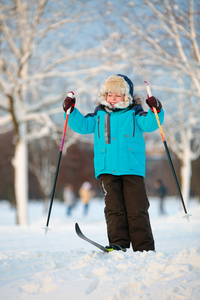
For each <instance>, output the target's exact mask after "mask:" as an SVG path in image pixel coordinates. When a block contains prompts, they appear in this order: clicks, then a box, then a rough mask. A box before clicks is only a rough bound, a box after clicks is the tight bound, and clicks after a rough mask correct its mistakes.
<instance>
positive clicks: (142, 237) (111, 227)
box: [63, 74, 164, 251]
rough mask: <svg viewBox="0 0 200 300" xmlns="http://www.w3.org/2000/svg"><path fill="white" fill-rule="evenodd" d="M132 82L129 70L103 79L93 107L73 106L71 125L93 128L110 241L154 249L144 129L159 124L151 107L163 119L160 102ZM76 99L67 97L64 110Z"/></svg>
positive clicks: (120, 247) (111, 246)
mask: <svg viewBox="0 0 200 300" xmlns="http://www.w3.org/2000/svg"><path fill="white" fill-rule="evenodd" d="M133 92H134V85H133V83H132V81H131V80H130V79H129V78H128V77H127V76H125V75H121V74H117V75H113V76H111V77H109V78H108V79H107V80H106V81H104V82H103V84H102V86H101V92H100V94H99V101H98V106H97V107H96V109H95V111H94V113H91V114H88V115H86V116H83V115H82V114H81V113H80V112H79V111H78V109H76V108H73V107H72V111H71V114H70V116H69V126H70V127H71V128H72V129H73V130H74V131H76V132H79V133H81V134H87V133H94V167H95V177H96V178H97V179H99V180H100V185H101V188H102V190H103V192H104V196H105V218H106V223H107V234H108V240H109V246H107V247H106V248H108V249H114V250H123V251H126V248H129V247H130V243H131V244H132V248H133V251H150V250H152V251H154V250H155V246H154V239H153V235H152V230H151V225H150V221H149V214H148V208H149V201H148V198H147V195H146V190H145V184H144V177H145V141H144V138H143V133H144V132H152V131H154V130H156V129H157V128H158V125H157V121H156V118H155V116H154V113H153V107H155V108H156V110H157V112H158V114H159V118H160V122H161V124H162V122H163V120H164V111H163V109H162V104H161V103H160V101H159V100H157V99H156V98H155V97H153V96H152V97H150V98H149V99H147V100H146V102H147V104H148V106H149V107H150V109H149V111H148V112H145V111H144V110H143V108H142V106H141V104H142V100H141V98H140V97H138V96H133ZM72 103H75V98H74V99H72V98H70V97H67V98H66V99H65V100H64V103H63V109H64V111H65V112H66V111H67V109H69V108H70V107H71V106H72Z"/></svg>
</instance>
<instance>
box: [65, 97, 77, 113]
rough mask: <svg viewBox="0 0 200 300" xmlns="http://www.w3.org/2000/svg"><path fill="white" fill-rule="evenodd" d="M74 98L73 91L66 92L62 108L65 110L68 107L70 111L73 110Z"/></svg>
mask: <svg viewBox="0 0 200 300" xmlns="http://www.w3.org/2000/svg"><path fill="white" fill-rule="evenodd" d="M75 102H76V98H75V97H74V93H73V92H70V93H68V95H67V97H66V98H65V100H64V102H63V110H64V111H65V112H66V111H67V110H68V109H69V108H70V107H71V111H70V112H72V111H73V110H74V106H75Z"/></svg>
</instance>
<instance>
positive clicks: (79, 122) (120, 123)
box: [68, 105, 164, 178]
mask: <svg viewBox="0 0 200 300" xmlns="http://www.w3.org/2000/svg"><path fill="white" fill-rule="evenodd" d="M158 115H159V119H160V122H161V124H162V123H163V121H164V111H163V109H161V111H160V113H159V114H158ZM68 124H69V126H70V127H71V128H72V129H73V130H74V131H76V132H78V133H81V134H89V133H94V168H95V177H96V178H98V176H99V175H101V174H106V173H107V174H113V175H140V176H142V177H145V141H144V137H143V133H144V132H152V131H154V130H156V129H158V125H157V121H156V118H155V115H154V113H153V112H152V111H151V110H150V109H149V111H148V113H146V112H144V110H143V108H142V106H141V105H135V106H133V107H132V108H130V107H128V108H126V109H120V110H118V111H115V112H110V113H108V112H107V111H106V110H105V109H104V108H103V107H102V106H101V105H100V106H98V107H97V108H96V109H95V112H94V113H92V114H88V115H86V116H83V115H82V114H81V113H80V112H79V110H78V109H77V108H74V110H73V112H72V113H71V114H70V115H69V120H68Z"/></svg>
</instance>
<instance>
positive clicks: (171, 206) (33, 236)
mask: <svg viewBox="0 0 200 300" xmlns="http://www.w3.org/2000/svg"><path fill="white" fill-rule="evenodd" d="M166 207H167V212H168V214H167V215H166V216H159V214H158V203H157V201H156V200H155V199H154V200H153V201H152V203H151V210H150V214H151V222H152V228H153V233H154V238H155V241H156V249H157V252H142V253H139V252H137V253H134V252H133V251H132V250H131V249H129V250H128V251H127V252H126V253H123V252H111V253H108V254H105V253H102V252H100V251H99V250H98V249H96V248H94V247H93V246H92V245H90V244H88V243H86V242H84V241H83V240H81V239H80V238H79V237H77V236H76V234H75V231H74V223H75V222H78V223H79V224H80V226H81V228H82V230H83V232H84V233H85V234H86V235H87V236H88V237H89V238H91V239H94V240H95V241H97V242H99V243H102V244H103V245H106V244H107V238H106V226H105V221H104V216H103V202H102V201H98V200H93V201H92V202H91V205H90V210H89V215H88V216H87V217H84V216H83V215H82V206H81V204H80V203H79V204H78V205H77V206H76V208H75V209H74V211H73V215H72V216H71V217H68V218H67V216H66V215H65V207H64V204H62V203H56V202H55V203H54V205H53V209H52V216H51V220H50V227H51V229H52V230H51V231H48V233H47V235H45V234H44V230H43V229H42V227H45V223H46V214H44V213H43V207H42V205H41V204H40V203H36V202H34V203H31V204H29V219H30V225H29V226H28V227H18V226H15V224H14V223H15V213H14V211H13V210H11V209H10V208H9V206H8V203H7V202H0V240H1V242H0V245H1V246H0V299H2V300H4V299H6V300H23V299H25V300H33V299H34V300H35V299H39V300H47V299H48V300H55V299H56V300H60V299H62V300H63V299H75V300H76V299H77V300H78V299H80V300H84V299H87V300H90V299H96V300H100V299H101V300H102V299H107V300H114V299H115V300H116V299H117V300H118V299H134V300H137V299H147V300H151V299H152V300H153V299H154V300H155V299H159V300H165V299H166V300H167V299H185V300H186V299H187V300H197V299H199V295H200V246H199V241H200V239H199V238H200V226H199V225H200V218H199V216H200V206H199V204H198V203H197V202H195V201H194V202H192V203H191V207H190V208H189V212H190V213H191V214H192V217H191V219H190V222H189V223H188V222H187V221H186V220H185V219H183V218H182V216H183V215H184V213H183V211H182V210H181V212H179V208H180V206H179V201H177V200H176V199H171V200H168V201H167V202H166Z"/></svg>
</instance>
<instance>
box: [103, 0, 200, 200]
mask: <svg viewBox="0 0 200 300" xmlns="http://www.w3.org/2000/svg"><path fill="white" fill-rule="evenodd" d="M126 4H127V7H128V9H127V11H126V13H122V14H121V13H120V11H119V6H120V5H121V1H120V2H118V3H117V5H116V6H115V7H114V5H113V6H110V7H109V9H110V11H112V13H113V11H114V10H115V9H116V11H117V13H118V15H119V16H121V18H120V19H121V20H123V21H124V26H123V27H122V26H121V22H120V21H118V23H115V27H114V30H113V33H112V35H111V36H110V39H112V38H113V39H115V40H116V42H117V45H118V47H117V50H113V48H114V47H112V49H110V50H112V56H113V54H115V57H117V58H118V59H119V60H120V58H121V60H122V59H123V61H126V63H127V71H128V72H129V74H130V75H134V77H136V76H135V73H137V74H138V76H139V78H140V81H141V82H142V79H143V80H144V78H145V80H149V82H150V84H151V85H152V90H153V92H154V93H155V94H156V95H158V97H159V95H160V96H161V100H162V102H163V104H164V108H165V112H166V119H165V124H164V129H166V138H167V140H168V141H169V143H168V144H169V147H170V148H171V150H172V151H173V152H174V153H175V154H176V155H177V157H178V158H179V159H180V162H181V179H182V192H183V196H184V199H185V201H186V203H187V202H188V200H189V195H190V179H191V162H192V161H193V160H195V159H197V158H198V156H199V155H200V122H199V112H200V18H199V15H200V3H199V1H195V0H189V1H187V0H185V1H182V0H176V1H175V0H143V1H139V2H130V1H127V3H126ZM107 9H108V8H107ZM117 13H116V14H117ZM118 24H119V25H120V26H118ZM126 25H127V27H126ZM122 28H123V31H122ZM108 42H109V40H108ZM107 56H108V57H109V59H111V58H112V57H111V56H110V52H109V50H108V48H107ZM141 89H142V87H141V86H139V90H141ZM161 92H162V94H161Z"/></svg>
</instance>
